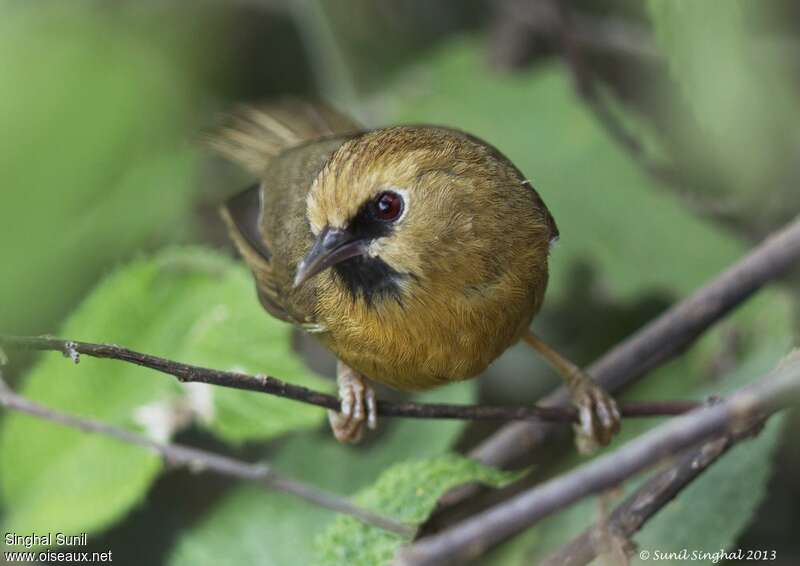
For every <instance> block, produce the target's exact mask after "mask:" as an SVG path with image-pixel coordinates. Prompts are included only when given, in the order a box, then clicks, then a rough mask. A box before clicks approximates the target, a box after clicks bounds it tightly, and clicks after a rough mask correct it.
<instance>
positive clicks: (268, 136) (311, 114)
mask: <svg viewBox="0 0 800 566" xmlns="http://www.w3.org/2000/svg"><path fill="white" fill-rule="evenodd" d="M359 129H360V126H359V125H358V124H357V123H356V122H355V121H353V120H352V119H351V118H349V117H348V116H346V115H344V114H342V113H340V112H338V111H336V110H334V109H333V108H331V107H330V106H327V105H326V104H323V103H318V102H313V103H312V102H307V101H303V100H298V99H286V100H283V101H280V102H276V103H273V104H269V105H264V106H257V107H244V108H241V109H240V110H238V111H236V112H234V113H233V114H232V115H230V116H229V117H228V119H227V121H226V123H225V124H224V125H223V126H222V127H221V128H220V129H219V130H218V131H217V132H215V133H214V134H212V135H211V136H209V138H208V143H209V145H210V146H211V147H212V148H213V149H215V150H216V151H217V152H219V153H220V154H222V155H223V156H225V157H227V158H228V159H230V160H231V161H234V162H236V163H239V164H240V165H242V166H243V167H245V168H246V169H247V170H249V171H250V172H252V173H255V174H257V175H259V174H261V173H262V172H263V171H264V168H265V166H266V164H267V163H268V162H269V161H270V160H271V159H272V158H274V157H275V156H277V155H279V154H280V153H282V152H283V151H285V150H286V149H289V148H291V147H294V146H297V145H300V144H302V143H304V142H307V141H309V140H315V139H319V138H325V137H329V136H336V135H341V134H346V133H350V132H355V131H358V130H359Z"/></svg>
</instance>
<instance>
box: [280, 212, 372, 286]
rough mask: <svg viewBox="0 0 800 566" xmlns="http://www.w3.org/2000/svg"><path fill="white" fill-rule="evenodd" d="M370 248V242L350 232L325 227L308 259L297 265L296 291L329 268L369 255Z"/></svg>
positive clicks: (312, 247) (309, 252)
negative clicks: (353, 258) (352, 258)
mask: <svg viewBox="0 0 800 566" xmlns="http://www.w3.org/2000/svg"><path fill="white" fill-rule="evenodd" d="M368 246H369V241H368V240H365V239H363V238H358V237H357V236H355V235H354V234H352V233H351V232H349V231H348V230H339V229H334V228H330V227H325V228H324V229H323V230H322V231H321V232H320V233H319V236H318V237H317V240H316V241H315V242H314V245H312V246H311V249H310V250H309V251H308V253H307V254H306V257H304V258H303V260H302V261H301V262H300V263H299V264H298V265H297V274H296V275H295V277H294V287H295V289H296V288H298V287H300V286H301V285H302V284H303V283H305V282H306V281H308V280H309V279H311V278H312V277H314V276H315V275H317V274H318V273H320V272H322V271H325V270H326V269H328V268H329V267H333V266H334V265H336V264H337V263H341V262H343V261H345V260H347V259H350V258H351V257H356V256H359V255H363V254H365V253H367V248H368Z"/></svg>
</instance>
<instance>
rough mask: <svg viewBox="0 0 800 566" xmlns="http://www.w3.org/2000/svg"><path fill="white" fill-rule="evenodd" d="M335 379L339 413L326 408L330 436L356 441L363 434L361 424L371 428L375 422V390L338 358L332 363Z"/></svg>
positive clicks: (341, 440) (342, 440)
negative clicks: (330, 430) (334, 368)
mask: <svg viewBox="0 0 800 566" xmlns="http://www.w3.org/2000/svg"><path fill="white" fill-rule="evenodd" d="M336 382H337V384H338V385H339V399H340V401H341V408H340V410H339V412H338V413H337V412H336V411H328V420H329V421H330V423H331V429H333V435H334V436H335V437H336V440H338V441H339V442H348V443H356V442H358V441H359V440H361V436H362V435H363V434H364V425H365V424H366V426H367V427H369V428H370V429H374V428H375V427H376V425H377V411H376V408H375V390H374V389H372V387H371V386H370V385H369V383H368V382H367V380H366V378H365V377H364V376H362V375H361V374H359V373H358V372H357V371H355V370H353V369H352V368H351V367H349V366H348V365H346V364H345V363H344V362H342V361H339V362H337V364H336Z"/></svg>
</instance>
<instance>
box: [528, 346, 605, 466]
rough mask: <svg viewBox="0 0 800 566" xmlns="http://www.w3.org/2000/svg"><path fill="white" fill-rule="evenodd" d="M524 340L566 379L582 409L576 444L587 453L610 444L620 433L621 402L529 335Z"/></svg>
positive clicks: (578, 405) (580, 409) (570, 390)
mask: <svg viewBox="0 0 800 566" xmlns="http://www.w3.org/2000/svg"><path fill="white" fill-rule="evenodd" d="M523 339H524V340H525V342H526V343H527V344H528V345H529V346H531V347H532V348H533V349H535V350H536V351H537V352H539V354H541V355H542V357H543V358H544V359H545V360H547V362H548V363H549V364H550V366H551V367H553V369H555V370H556V371H557V372H558V373H559V375H561V377H562V378H563V379H564V382H565V383H566V385H567V387H568V388H569V392H570V396H571V397H572V403H573V404H574V405H575V407H576V408H577V409H578V416H579V418H580V423H579V424H576V425H575V433H576V437H575V438H576V444H577V446H578V450H580V451H581V452H583V453H587V452H591V451H592V450H594V449H595V448H596V447H597V446H598V445H606V444H608V443H609V442H610V441H611V438H612V437H613V436H614V434H615V433H616V432H618V431H619V424H620V413H619V409H618V408H617V403H616V401H614V399H613V398H612V397H611V396H610V395H609V394H608V393H607V392H606V390H605V389H603V388H602V387H600V386H599V385H597V384H596V383H595V382H594V381H593V380H592V378H591V377H589V376H588V375H587V374H586V373H584V372H583V370H581V368H579V367H578V366H576V365H575V364H573V363H572V362H570V361H569V360H568V359H566V358H565V357H564V356H562V355H561V354H559V353H558V352H556V351H555V350H554V349H553V348H551V347H550V346H548V345H547V344H546V343H544V342H543V341H542V340H541V339H540V338H539V337H538V336H536V335H535V334H533V333H532V332H528V333H527V334H526V335H525V336H524V337H523Z"/></svg>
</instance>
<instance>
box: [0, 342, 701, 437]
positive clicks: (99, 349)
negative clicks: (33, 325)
mask: <svg viewBox="0 0 800 566" xmlns="http://www.w3.org/2000/svg"><path fill="white" fill-rule="evenodd" d="M0 346H6V347H9V348H24V349H30V350H49V351H56V352H62V353H63V354H64V355H65V356H68V357H70V358H72V359H73V361H75V360H77V359H78V356H80V355H81V354H83V355H87V356H92V357H95V358H108V359H114V360H120V361H124V362H128V363H131V364H135V365H138V366H143V367H146V368H150V369H154V370H156V371H159V372H161V373H165V374H168V375H172V376H174V377H177V378H178V380H180V381H182V382H195V383H208V384H211V385H219V386H222V387H231V388H234V389H244V390H246V391H256V392H259V393H267V394H270V395H276V396H278V397H284V398H286V399H292V400H294V401H299V402H302V403H307V404H310V405H316V406H318V407H323V408H325V409H334V410H338V409H339V399H338V398H337V397H334V396H333V395H328V394H327V393H320V392H319V391H314V390H312V389H308V388H307V387H302V386H300V385H294V384H291V383H286V382H285V381H281V380H280V379H277V378H275V377H270V376H266V375H256V376H252V375H247V374H243V373H237V372H230V371H220V370H215V369H209V368H203V367H199V366H193V365H190V364H184V363H180V362H175V361H172V360H167V359H165V358H160V357H158V356H151V355H149V354H143V353H141V352H135V351H133V350H129V349H128V348H123V347H121V346H115V345H110V344H92V343H89V342H76V341H73V340H62V339H59V338H49V337H26V336H0ZM700 404H701V403H700V402H698V401H645V402H629V403H621V404H620V410H621V412H622V415H623V416H624V417H663V416H674V415H679V414H682V413H685V412H687V411H690V410H692V409H695V408H697V407H698V406H699V405H700ZM377 408H378V414H379V415H380V416H383V417H408V418H416V419H461V420H507V421H511V420H526V421H530V420H542V421H550V422H556V423H571V422H576V421H577V414H576V411H575V409H574V408H573V407H571V406H561V407H547V406H523V407H504V406H488V405H450V404H445V403H411V402H394V401H378V405H377Z"/></svg>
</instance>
